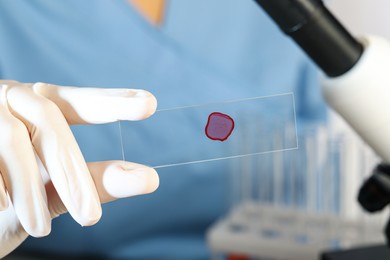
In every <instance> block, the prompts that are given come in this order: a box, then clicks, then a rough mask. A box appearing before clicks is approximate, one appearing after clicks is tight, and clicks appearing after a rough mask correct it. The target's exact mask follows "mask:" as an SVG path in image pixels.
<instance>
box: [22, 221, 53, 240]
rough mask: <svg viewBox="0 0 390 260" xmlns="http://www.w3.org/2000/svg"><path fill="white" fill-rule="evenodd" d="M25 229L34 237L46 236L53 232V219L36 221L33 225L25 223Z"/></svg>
mask: <svg viewBox="0 0 390 260" xmlns="http://www.w3.org/2000/svg"><path fill="white" fill-rule="evenodd" d="M23 228H24V230H25V231H26V232H27V233H28V234H29V235H30V236H33V237H36V238H39V237H45V236H47V235H49V234H50V232H51V221H43V222H35V223H34V224H33V225H28V226H26V225H24V226H23Z"/></svg>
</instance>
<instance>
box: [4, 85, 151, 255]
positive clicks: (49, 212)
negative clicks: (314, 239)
mask: <svg viewBox="0 0 390 260" xmlns="http://www.w3.org/2000/svg"><path fill="white" fill-rule="evenodd" d="M0 101H1V103H0V257H3V256H5V255H7V254H8V253H9V252H11V251H12V250H14V249H15V248H16V247H17V246H19V245H20V243H21V242H23V241H24V240H25V239H26V238H27V236H28V234H30V235H32V236H34V237H41V236H45V235H47V234H49V233H50V230H51V220H52V218H54V217H57V216H59V215H60V214H63V213H65V212H66V211H69V213H70V214H71V216H72V217H73V218H74V219H75V220H76V221H77V222H78V223H79V224H80V225H82V226H88V225H93V224H95V223H96V222H97V221H98V220H99V219H100V217H101V214H102V211H101V206H100V204H101V203H105V202H108V201H111V200H114V199H117V198H123V197H129V196H134V195H139V194H145V193H150V192H153V191H154V190H155V189H157V187H158V185H159V179H158V175H157V173H156V172H155V170H154V169H152V168H149V167H146V166H144V165H140V164H135V163H130V162H123V161H107V162H95V163H88V164H87V163H86V162H85V161H84V158H83V156H82V154H81V152H80V149H79V147H78V145H77V143H76V140H75V138H74V136H73V134H72V132H71V130H70V128H69V125H70V124H95V123H107V122H114V121H117V120H140V119H144V118H147V117H149V116H150V115H152V114H153V113H154V111H155V110H156V107H157V101H156V99H155V97H154V96H153V95H152V94H150V93H149V92H147V91H144V90H130V89H97V88H77V87H61V86H55V85H49V84H44V83H35V84H21V83H19V82H16V81H0ZM46 172H47V173H46ZM46 174H48V175H49V178H48V176H46V177H45V175H46Z"/></svg>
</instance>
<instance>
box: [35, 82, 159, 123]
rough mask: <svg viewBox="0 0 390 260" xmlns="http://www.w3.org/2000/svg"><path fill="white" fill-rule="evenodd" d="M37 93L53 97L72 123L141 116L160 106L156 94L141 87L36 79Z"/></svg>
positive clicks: (147, 114)
mask: <svg viewBox="0 0 390 260" xmlns="http://www.w3.org/2000/svg"><path fill="white" fill-rule="evenodd" d="M33 89H34V92H35V93H38V94H39V95H42V96H44V97H46V98H48V99H50V100H51V101H53V102H54V103H55V104H56V105H57V106H58V107H59V108H60V110H61V112H62V113H63V114H64V116H65V118H66V120H67V121H68V123H69V124H100V123H109V122H115V121H118V120H141V119H145V118H147V117H149V116H151V115H152V114H153V113H154V112H155V111H156V108H157V100H156V98H155V97H154V96H153V95H152V94H151V93H149V92H147V91H145V90H140V89H102V88H78V87H63V86H57V85H49V84H45V83H36V84H34V85H33Z"/></svg>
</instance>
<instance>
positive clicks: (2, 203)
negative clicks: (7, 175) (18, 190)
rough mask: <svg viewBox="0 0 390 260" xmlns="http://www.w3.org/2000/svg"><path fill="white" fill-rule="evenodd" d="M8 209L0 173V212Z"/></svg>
mask: <svg viewBox="0 0 390 260" xmlns="http://www.w3.org/2000/svg"><path fill="white" fill-rule="evenodd" d="M7 208H8V196H7V192H6V191H5V184H4V180H3V177H2V174H1V171H0V211H2V210H6V209H7Z"/></svg>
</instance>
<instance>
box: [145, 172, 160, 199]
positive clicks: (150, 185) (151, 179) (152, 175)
mask: <svg viewBox="0 0 390 260" xmlns="http://www.w3.org/2000/svg"><path fill="white" fill-rule="evenodd" d="M147 172H148V173H147V174H146V179H147V180H146V183H147V185H146V188H145V194H147V193H152V192H155V191H156V190H157V189H158V187H159V185H160V177H159V176H158V173H157V171H156V170H155V169H153V168H148V170H147Z"/></svg>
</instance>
